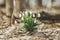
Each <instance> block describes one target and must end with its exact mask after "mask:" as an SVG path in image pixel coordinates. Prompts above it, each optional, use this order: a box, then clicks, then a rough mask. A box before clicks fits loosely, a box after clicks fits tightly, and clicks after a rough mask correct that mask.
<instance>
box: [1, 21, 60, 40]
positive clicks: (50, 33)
mask: <svg viewBox="0 0 60 40" xmlns="http://www.w3.org/2000/svg"><path fill="white" fill-rule="evenodd" d="M46 22H47V21H41V22H39V23H40V24H39V25H37V26H36V28H37V29H36V30H35V31H34V32H32V34H29V32H27V33H26V32H24V31H23V29H21V27H22V26H23V23H20V24H15V25H12V26H9V27H8V28H5V27H4V26H0V40H60V23H56V24H55V23H53V24H48V23H46ZM57 24H59V25H57Z"/></svg>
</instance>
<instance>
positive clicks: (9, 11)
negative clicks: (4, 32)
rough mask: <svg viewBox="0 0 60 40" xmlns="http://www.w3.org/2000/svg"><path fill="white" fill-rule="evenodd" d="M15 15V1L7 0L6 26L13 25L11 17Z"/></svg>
mask: <svg viewBox="0 0 60 40" xmlns="http://www.w3.org/2000/svg"><path fill="white" fill-rule="evenodd" d="M12 13H13V0H6V19H5V20H7V21H6V25H7V24H8V25H10V24H11V16H12Z"/></svg>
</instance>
